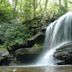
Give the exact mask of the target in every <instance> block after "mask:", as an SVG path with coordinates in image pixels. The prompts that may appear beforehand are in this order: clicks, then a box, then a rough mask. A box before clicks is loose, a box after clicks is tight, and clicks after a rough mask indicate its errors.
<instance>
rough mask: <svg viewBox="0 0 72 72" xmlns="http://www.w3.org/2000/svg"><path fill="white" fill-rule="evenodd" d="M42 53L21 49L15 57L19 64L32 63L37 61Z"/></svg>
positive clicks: (16, 52)
mask: <svg viewBox="0 0 72 72" xmlns="http://www.w3.org/2000/svg"><path fill="white" fill-rule="evenodd" d="M39 54H40V52H38V51H37V50H36V49H34V48H26V49H24V48H21V49H18V50H16V51H15V57H16V60H17V61H16V62H19V63H24V64H27V63H32V62H34V61H35V59H36V58H37V57H38V55H39Z"/></svg>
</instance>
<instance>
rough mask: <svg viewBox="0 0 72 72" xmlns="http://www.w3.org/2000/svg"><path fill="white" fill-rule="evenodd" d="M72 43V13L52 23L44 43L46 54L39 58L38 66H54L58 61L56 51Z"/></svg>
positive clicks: (47, 30)
mask: <svg viewBox="0 0 72 72" xmlns="http://www.w3.org/2000/svg"><path fill="white" fill-rule="evenodd" d="M71 41H72V12H68V13H66V14H65V15H63V16H62V17H60V18H59V19H58V20H56V21H54V22H53V23H51V24H50V25H49V26H48V27H47V29H46V37H45V42H44V49H45V52H44V53H43V54H42V55H41V56H40V57H39V58H38V61H37V64H42V65H52V64H55V62H56V60H54V58H53V54H54V52H55V51H56V49H58V48H60V47H61V46H64V45H66V44H67V43H69V42H71Z"/></svg>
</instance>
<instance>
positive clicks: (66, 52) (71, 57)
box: [53, 43, 72, 64]
mask: <svg viewBox="0 0 72 72" xmlns="http://www.w3.org/2000/svg"><path fill="white" fill-rule="evenodd" d="M53 57H54V58H55V59H57V60H61V62H60V63H57V64H72V43H68V44H64V45H63V46H62V47H61V48H58V49H56V51H55V53H54V55H53Z"/></svg>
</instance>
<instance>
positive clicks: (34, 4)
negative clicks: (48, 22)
mask: <svg viewBox="0 0 72 72" xmlns="http://www.w3.org/2000/svg"><path fill="white" fill-rule="evenodd" d="M33 10H34V11H33V13H34V15H33V17H36V0H33Z"/></svg>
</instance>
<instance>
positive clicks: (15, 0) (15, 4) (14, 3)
mask: <svg viewBox="0 0 72 72" xmlns="http://www.w3.org/2000/svg"><path fill="white" fill-rule="evenodd" d="M16 6H17V0H13V17H14V18H15V17H16Z"/></svg>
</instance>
